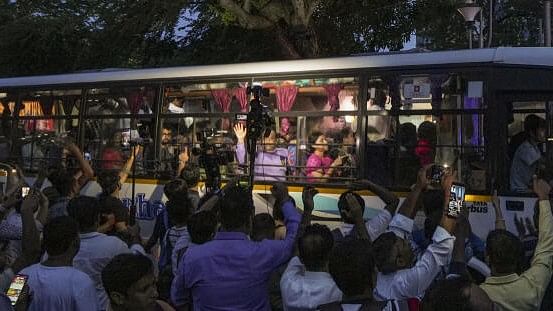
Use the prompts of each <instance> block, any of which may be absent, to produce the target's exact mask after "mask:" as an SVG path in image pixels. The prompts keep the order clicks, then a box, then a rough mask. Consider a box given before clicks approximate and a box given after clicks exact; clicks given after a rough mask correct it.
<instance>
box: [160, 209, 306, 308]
mask: <svg viewBox="0 0 553 311" xmlns="http://www.w3.org/2000/svg"><path fill="white" fill-rule="evenodd" d="M282 212H283V214H284V219H285V223H286V237H285V239H284V240H263V241H261V242H254V241H251V240H250V239H249V238H248V236H247V235H246V234H244V233H241V232H219V233H217V235H216V236H215V238H214V239H213V240H212V241H210V242H207V243H205V244H202V245H199V246H197V247H194V248H190V249H188V251H187V252H186V256H185V257H184V258H183V260H182V264H181V265H179V271H178V275H177V276H176V278H175V281H174V283H173V286H172V288H171V298H172V300H173V302H175V303H176V304H177V305H182V303H183V302H184V301H185V300H186V297H187V292H189V293H191V295H192V300H193V305H194V310H202V311H209V310H248V311H251V310H270V305H269V295H268V289H267V284H268V281H269V278H270V276H271V273H272V272H273V270H275V269H277V268H278V267H279V266H280V265H282V264H283V263H285V262H287V261H288V260H289V259H290V258H291V256H292V251H293V249H294V243H295V239H296V234H297V232H298V227H299V223H300V220H301V216H300V215H299V213H298V212H297V211H296V208H295V206H294V205H293V203H292V202H290V201H288V202H286V203H284V206H283V207H282Z"/></svg>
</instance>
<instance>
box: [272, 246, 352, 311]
mask: <svg viewBox="0 0 553 311" xmlns="http://www.w3.org/2000/svg"><path fill="white" fill-rule="evenodd" d="M280 291H281V294H282V304H283V307H284V310H289V311H292V310H298V309H303V310H305V309H315V308H317V307H318V306H320V305H323V304H327V303H331V302H334V301H340V300H342V292H341V291H340V289H338V286H336V283H334V280H333V279H332V276H331V275H330V274H329V273H327V272H312V271H305V266H304V265H303V264H302V263H301V261H300V259H299V258H298V257H294V258H292V259H291V260H290V262H289V263H288V267H286V270H285V271H284V273H283V274H282V278H281V279H280Z"/></svg>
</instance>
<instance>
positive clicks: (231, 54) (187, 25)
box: [0, 0, 542, 76]
mask: <svg viewBox="0 0 553 311" xmlns="http://www.w3.org/2000/svg"><path fill="white" fill-rule="evenodd" d="M490 1H492V5H493V8H494V19H493V40H492V46H498V45H507V46H518V45H539V43H540V29H541V25H540V17H541V15H542V12H541V10H542V9H541V6H540V5H538V4H537V3H536V1H535V0H479V4H481V5H482V6H483V7H485V8H486V14H485V18H484V19H485V24H486V27H485V28H484V31H483V34H484V36H485V38H486V42H488V38H489V36H490V29H489V27H488V25H489V23H488V21H487V19H488V10H487V8H488V7H489V5H490ZM457 3H458V1H456V0H194V1H192V0H134V1H127V0H88V1H82V0H81V1H78V0H49V1H43V0H25V1H23V0H16V1H14V0H5V1H1V2H0V21H1V23H0V76H11V75H28V74H45V73H60V72H71V71H78V70H85V69H97V68H108V67H153V66H168V65H185V64H212V63H232V62H246V61H259V60H272V59H291V58H306V57H324V56H339V55H351V54H356V53H366V52H375V51H380V50H383V49H388V50H399V49H401V48H402V47H403V46H404V43H405V42H406V41H407V40H408V39H409V37H410V35H411V34H413V33H414V32H416V33H417V35H418V36H419V37H420V38H423V39H424V40H423V41H421V43H422V46H424V47H427V48H429V49H434V50H437V49H453V48H464V47H466V45H467V37H466V25H465V24H464V22H463V19H462V17H461V16H460V15H459V14H458V13H457V12H456V8H457V7H458V4H457Z"/></svg>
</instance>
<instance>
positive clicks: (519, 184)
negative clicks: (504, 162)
mask: <svg viewBox="0 0 553 311" xmlns="http://www.w3.org/2000/svg"><path fill="white" fill-rule="evenodd" d="M539 159H541V152H540V149H539V148H538V147H537V146H536V145H533V144H531V143H529V142H528V141H525V142H523V143H522V144H521V145H520V146H519V147H518V148H517V150H516V152H515V154H514V155H513V163H512V164H511V180H510V184H511V191H519V192H527V191H529V190H528V189H529V185H530V182H531V181H532V175H534V174H535V173H536V167H537V163H538V161H539Z"/></svg>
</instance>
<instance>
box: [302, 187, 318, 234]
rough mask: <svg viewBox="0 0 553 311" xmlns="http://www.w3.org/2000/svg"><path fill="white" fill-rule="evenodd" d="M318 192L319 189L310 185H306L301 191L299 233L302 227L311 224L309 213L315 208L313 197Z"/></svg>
mask: <svg viewBox="0 0 553 311" xmlns="http://www.w3.org/2000/svg"><path fill="white" fill-rule="evenodd" d="M318 193H319V191H318V190H317V189H315V188H313V187H311V186H306V187H304V188H303V191H302V195H301V197H302V202H303V215H302V218H301V227H300V234H299V235H301V233H302V232H303V229H304V228H305V227H307V226H309V225H311V215H312V214H313V210H314V209H315V202H314V200H313V198H314V197H315V196H316V195H317V194H318Z"/></svg>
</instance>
